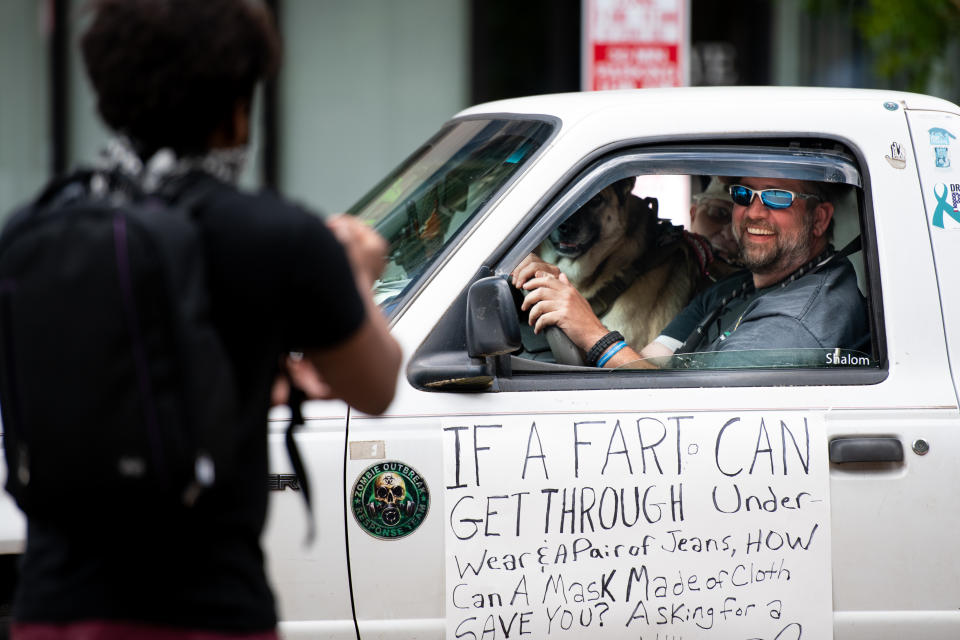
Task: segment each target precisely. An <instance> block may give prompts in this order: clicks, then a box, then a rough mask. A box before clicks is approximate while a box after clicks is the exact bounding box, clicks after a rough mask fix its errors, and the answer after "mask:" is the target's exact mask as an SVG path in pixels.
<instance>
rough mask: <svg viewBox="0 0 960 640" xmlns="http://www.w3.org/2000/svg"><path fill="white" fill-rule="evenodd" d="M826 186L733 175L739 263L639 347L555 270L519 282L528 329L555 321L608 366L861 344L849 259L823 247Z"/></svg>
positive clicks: (864, 326)
mask: <svg viewBox="0 0 960 640" xmlns="http://www.w3.org/2000/svg"><path fill="white" fill-rule="evenodd" d="M828 189H829V188H828V186H827V185H825V184H820V183H811V182H804V181H800V180H790V179H783V178H741V179H738V180H735V181H734V182H733V183H732V184H731V185H730V187H729V193H730V197H731V199H732V200H733V205H734V206H733V214H732V215H733V222H732V224H733V235H734V237H735V238H736V240H737V244H738V246H739V256H740V260H741V261H742V262H743V264H744V266H745V267H746V269H744V270H742V271H739V272H737V273H736V274H734V275H732V276H730V277H729V278H726V279H724V280H722V281H720V282H718V283H717V284H716V285H714V286H713V287H710V288H709V289H707V290H706V291H704V292H702V293H701V294H699V295H697V296H696V297H695V298H694V299H693V300H692V301H691V302H690V304H689V305H687V307H686V308H684V309H683V311H681V312H680V313H679V314H678V315H677V316H676V318H674V319H673V321H672V322H671V323H670V324H669V325H668V326H667V327H666V328H665V329H664V330H663V332H662V333H661V335H660V336H658V337H657V338H656V339H655V340H654V341H653V342H651V343H650V344H648V345H646V346H645V347H643V348H642V349H641V350H640V351H639V352H637V351H635V350H634V349H633V348H631V347H630V346H629V345H627V344H626V343H625V342H624V341H623V340H622V338H619V334H617V333H616V332H610V331H608V330H607V328H606V327H604V326H603V324H602V323H601V322H600V320H599V319H598V318H597V317H596V316H595V315H594V314H593V313H592V311H591V310H590V305H589V304H588V303H587V302H586V300H584V299H583V296H581V295H580V294H579V293H578V292H577V291H576V289H575V288H573V287H572V286H571V285H570V284H569V281H568V280H567V278H566V277H565V276H564V275H562V274H561V275H560V276H558V277H555V276H553V275H552V274H550V273H548V272H546V271H541V272H538V273H537V274H536V277H534V278H533V279H531V280H528V281H526V282H525V283H523V284H522V287H523V288H524V289H527V290H530V291H531V293H530V294H529V295H527V296H526V298H525V299H524V301H523V305H522V308H523V309H524V310H529V312H530V324H531V325H532V326H533V327H534V330H535V331H537V332H539V331H542V330H543V329H544V328H545V327H547V326H550V325H556V326H558V327H560V329H562V330H563V331H564V333H566V334H567V336H568V337H569V338H570V339H571V340H572V341H573V342H574V343H575V344H577V345H578V346H579V347H581V348H582V349H583V350H584V351H585V352H586V353H587V360H588V363H589V364H592V365H595V366H602V367H608V368H610V367H617V366H621V365H624V364H627V363H630V362H633V361H636V360H638V359H640V358H651V357H658V356H669V355H672V354H673V353H675V352H677V351H678V350H681V351H743V350H752V349H803V348H821V349H822V348H830V349H833V348H838V347H839V348H844V349H856V348H858V347H862V346H863V344H864V343H865V342H866V341H867V340H868V338H869V333H868V323H867V314H866V303H865V301H864V298H863V295H862V294H861V293H860V290H859V288H858V287H857V279H856V274H855V272H854V270H853V266H852V265H851V264H850V262H849V261H848V260H847V259H846V258H845V257H842V256H837V255H836V254H835V252H834V250H833V248H832V247H831V246H830V232H831V229H832V221H833V212H834V207H833V203H832V202H831V197H830V195H828ZM634 366H640V367H645V368H654V367H655V365H654V364H652V363H650V362H647V361H640V362H638V363H636V364H635V365H634Z"/></svg>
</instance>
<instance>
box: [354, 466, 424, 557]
mask: <svg viewBox="0 0 960 640" xmlns="http://www.w3.org/2000/svg"><path fill="white" fill-rule="evenodd" d="M350 506H351V508H352V510H353V517H354V518H356V519H357V524H359V525H360V527H361V528H363V530H364V531H366V532H367V533H369V534H370V535H372V536H373V537H375V538H382V539H384V540H390V539H393V538H402V537H404V536H406V535H409V534H411V533H413V532H414V531H415V530H416V528H417V527H419V526H420V523H421V522H423V519H424V518H426V517H427V511H428V510H429V509H430V490H429V489H427V483H426V481H425V480H424V479H423V476H421V475H420V474H419V473H417V471H416V469H414V468H413V467H411V466H409V465H406V464H404V463H402V462H396V461H392V460H388V461H385V462H380V463H378V464H375V465H372V466H370V467H367V468H366V469H365V470H364V472H363V473H361V474H360V476H359V477H358V478H357V480H356V482H354V483H353V493H352V494H351V498H350Z"/></svg>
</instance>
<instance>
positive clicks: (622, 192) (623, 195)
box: [611, 176, 637, 205]
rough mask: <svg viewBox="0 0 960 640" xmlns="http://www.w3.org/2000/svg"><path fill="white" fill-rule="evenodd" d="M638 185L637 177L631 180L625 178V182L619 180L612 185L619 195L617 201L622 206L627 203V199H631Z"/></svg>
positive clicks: (630, 178)
mask: <svg viewBox="0 0 960 640" xmlns="http://www.w3.org/2000/svg"><path fill="white" fill-rule="evenodd" d="M636 183H637V178H636V177H635V176H631V177H629V178H624V179H623V180H617V181H616V182H614V183H613V184H612V185H611V186H612V187H613V190H614V192H615V193H616V194H617V200H619V201H620V204H621V205H622V204H623V203H624V202H626V201H627V198H629V197H630V193H631V192H632V191H633V187H634V185H635V184H636Z"/></svg>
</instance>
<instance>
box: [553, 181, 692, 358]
mask: <svg viewBox="0 0 960 640" xmlns="http://www.w3.org/2000/svg"><path fill="white" fill-rule="evenodd" d="M635 181H636V179H635V178H628V179H625V180H621V181H619V182H616V183H614V184H612V185H610V186H608V187H606V188H604V189H603V190H601V191H600V192H599V193H598V194H597V195H596V196H594V198H593V199H592V200H590V201H589V202H588V203H587V204H585V205H583V206H582V207H581V208H580V209H579V210H578V211H576V212H575V213H574V214H573V215H572V216H570V217H569V218H567V219H566V220H565V221H564V222H562V223H561V224H560V225H559V226H558V227H557V228H556V229H555V230H554V231H553V233H551V234H550V236H549V237H548V238H547V240H545V241H544V242H543V243H542V244H541V245H540V248H539V253H540V257H541V258H543V259H544V260H545V261H547V262H550V263H552V264H555V265H556V266H557V267H559V268H560V270H561V271H562V272H563V273H565V274H566V275H567V277H568V278H569V279H570V282H571V284H573V285H574V286H575V287H576V288H577V290H578V291H579V292H580V293H581V294H583V296H584V297H585V298H586V299H587V300H590V299H591V298H592V297H593V296H594V295H596V294H597V293H598V292H599V291H600V290H601V289H602V288H603V287H604V286H605V285H606V284H607V283H608V282H609V281H610V280H612V279H614V278H616V277H617V275H618V274H621V273H623V272H624V271H625V270H627V269H629V267H630V266H631V265H632V264H640V265H643V266H644V269H643V270H642V271H641V273H639V275H638V276H637V278H636V280H634V281H633V282H632V283H630V284H628V285H627V288H626V289H625V290H624V291H623V293H621V294H620V296H619V297H617V298H616V300H615V301H614V302H613V304H611V305H610V307H609V308H608V309H607V311H606V312H605V313H604V314H603V315H601V316H600V320H601V321H602V322H603V323H604V325H606V326H607V327H608V328H609V329H611V330H617V331H619V332H620V333H622V334H623V336H624V338H626V340H627V342H628V343H629V344H630V345H631V346H633V347H634V348H636V349H640V348H641V347H643V346H645V345H646V344H648V343H649V342H651V341H652V340H653V339H654V338H655V337H657V335H659V333H660V331H661V330H662V329H663V328H664V327H666V325H667V324H668V323H669V322H670V320H672V319H673V317H674V316H675V315H676V314H677V313H678V312H679V311H680V310H681V309H682V308H683V307H684V306H685V305H686V304H687V302H689V300H690V298H691V297H692V296H693V294H694V293H695V292H696V291H697V290H698V289H699V288H701V287H702V286H703V285H704V284H705V279H704V277H703V269H702V268H701V264H700V261H699V260H698V258H697V256H696V255H695V251H694V250H693V248H692V247H691V246H690V245H689V244H688V243H687V242H685V241H684V240H683V238H682V234H680V233H671V237H670V238H666V237H662V236H663V234H664V233H665V230H669V229H671V226H670V225H668V224H666V223H664V222H662V221H661V222H658V220H657V205H656V200H655V199H652V198H648V199H641V198H638V197H637V196H635V195H633V194H632V193H631V192H632V190H633V187H634V183H635ZM645 259H646V262H644V260H645Z"/></svg>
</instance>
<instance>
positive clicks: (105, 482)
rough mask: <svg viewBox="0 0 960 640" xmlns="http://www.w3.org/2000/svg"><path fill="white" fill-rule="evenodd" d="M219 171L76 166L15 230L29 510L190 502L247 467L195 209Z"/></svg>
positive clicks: (16, 344) (12, 336)
mask: <svg viewBox="0 0 960 640" xmlns="http://www.w3.org/2000/svg"><path fill="white" fill-rule="evenodd" d="M211 180H212V179H211V178H208V177H207V178H204V179H201V180H192V181H187V182H189V186H183V185H180V188H174V185H172V184H171V185H168V188H167V189H164V190H162V191H161V192H160V193H159V194H150V195H148V194H145V193H144V192H143V191H142V190H141V189H140V188H139V187H138V185H137V184H136V183H135V182H134V181H132V180H130V179H128V178H125V177H124V176H122V175H120V174H118V173H96V172H92V171H81V172H77V173H75V174H73V175H71V176H69V177H67V178H65V179H63V180H59V181H57V182H55V183H54V184H52V185H50V186H49V187H48V188H47V189H46V190H45V191H44V192H43V193H42V194H41V195H40V197H39V198H38V199H37V200H36V201H35V202H33V203H32V204H30V205H29V206H27V207H26V208H25V209H22V210H21V211H19V212H18V213H16V214H14V216H13V217H12V218H11V220H10V221H9V222H8V223H7V225H6V226H5V228H4V230H3V233H2V235H0V408H2V415H3V432H4V441H3V445H4V452H5V455H6V462H7V470H8V473H7V483H6V488H7V490H8V491H9V492H10V493H11V494H12V495H13V496H14V498H15V499H16V501H17V503H18V504H19V505H20V507H21V508H22V509H23V510H24V512H26V513H27V514H28V515H30V516H35V517H41V518H45V519H48V520H53V519H60V520H63V519H64V518H69V519H75V518H77V517H78V516H79V517H82V518H83V519H84V520H86V519H87V518H90V517H98V512H100V513H101V514H107V513H112V514H124V513H130V512H131V511H138V510H149V511H151V512H162V510H163V509H166V508H169V509H182V508H184V507H189V506H191V505H193V504H194V503H195V501H196V500H197V498H198V497H199V496H200V495H201V494H202V493H203V492H204V491H205V490H208V489H210V488H212V487H215V486H216V485H217V484H218V483H220V482H222V480H223V479H224V478H226V477H228V476H229V474H231V473H232V471H233V469H232V468H231V467H232V465H233V462H232V461H233V457H234V455H233V448H234V447H235V443H236V440H237V434H236V433H235V432H234V430H235V429H236V420H235V412H236V404H237V402H236V392H235V384H234V380H233V372H232V369H231V366H230V361H229V359H228V357H227V354H226V352H225V350H224V348H223V345H222V344H221V341H220V338H219V336H218V334H217V332H216V330H215V329H214V326H213V324H212V321H211V318H210V309H209V300H208V293H207V286H206V278H205V273H204V255H203V250H202V242H201V237H200V229H199V228H198V226H197V225H196V224H195V223H194V221H193V220H192V214H191V211H193V210H195V209H196V207H197V206H199V204H200V203H201V202H202V200H203V198H204V197H205V195H206V193H207V192H208V191H209V186H210V182H211ZM204 185H207V188H206V189H205V188H204Z"/></svg>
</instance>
